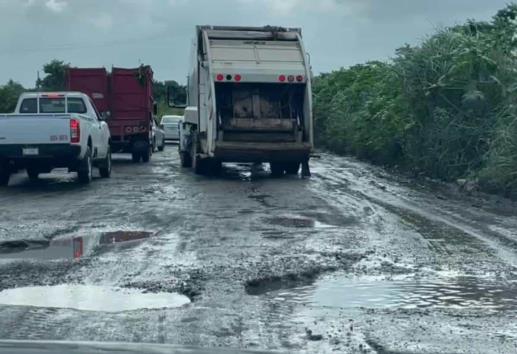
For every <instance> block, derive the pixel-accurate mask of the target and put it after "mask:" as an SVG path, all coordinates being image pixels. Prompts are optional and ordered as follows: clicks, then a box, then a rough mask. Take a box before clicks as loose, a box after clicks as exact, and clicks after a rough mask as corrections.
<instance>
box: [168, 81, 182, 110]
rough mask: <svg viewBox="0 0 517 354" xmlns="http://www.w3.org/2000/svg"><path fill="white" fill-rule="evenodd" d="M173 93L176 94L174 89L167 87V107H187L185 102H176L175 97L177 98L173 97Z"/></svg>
mask: <svg viewBox="0 0 517 354" xmlns="http://www.w3.org/2000/svg"><path fill="white" fill-rule="evenodd" d="M175 93H176V88H174V87H172V86H167V104H168V105H169V107H172V108H185V107H187V102H176V100H175V97H177V96H176V95H175Z"/></svg>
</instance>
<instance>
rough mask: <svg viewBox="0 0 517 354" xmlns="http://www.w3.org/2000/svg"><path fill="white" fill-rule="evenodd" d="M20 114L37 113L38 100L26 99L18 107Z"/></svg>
mask: <svg viewBox="0 0 517 354" xmlns="http://www.w3.org/2000/svg"><path fill="white" fill-rule="evenodd" d="M20 113H38V100H37V99H35V98H26V99H24V100H23V101H22V104H21V106H20Z"/></svg>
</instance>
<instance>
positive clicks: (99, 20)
mask: <svg viewBox="0 0 517 354" xmlns="http://www.w3.org/2000/svg"><path fill="white" fill-rule="evenodd" d="M91 22H92V23H93V25H94V26H95V27H96V28H98V29H101V30H109V29H111V28H112V27H113V17H111V15H110V14H108V13H105V12H104V13H101V14H99V15H98V16H94V17H93V18H92V19H91Z"/></svg>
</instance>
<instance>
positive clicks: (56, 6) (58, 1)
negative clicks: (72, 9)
mask: <svg viewBox="0 0 517 354" xmlns="http://www.w3.org/2000/svg"><path fill="white" fill-rule="evenodd" d="M32 2H33V1H32ZM67 5H68V4H67V3H66V2H65V1H63V0H47V2H46V3H45V6H46V7H47V8H48V9H49V10H50V11H52V12H55V13H60V12H63V10H64V9H65V8H66V6H67Z"/></svg>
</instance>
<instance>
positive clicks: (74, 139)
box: [70, 118, 81, 143]
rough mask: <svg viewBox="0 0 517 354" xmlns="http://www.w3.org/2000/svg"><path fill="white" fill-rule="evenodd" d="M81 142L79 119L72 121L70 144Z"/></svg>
mask: <svg viewBox="0 0 517 354" xmlns="http://www.w3.org/2000/svg"><path fill="white" fill-rule="evenodd" d="M80 141H81V123H80V122H79V120H77V119H74V118H72V119H70V142H71V143H78V142H80Z"/></svg>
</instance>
